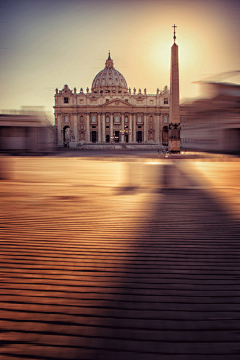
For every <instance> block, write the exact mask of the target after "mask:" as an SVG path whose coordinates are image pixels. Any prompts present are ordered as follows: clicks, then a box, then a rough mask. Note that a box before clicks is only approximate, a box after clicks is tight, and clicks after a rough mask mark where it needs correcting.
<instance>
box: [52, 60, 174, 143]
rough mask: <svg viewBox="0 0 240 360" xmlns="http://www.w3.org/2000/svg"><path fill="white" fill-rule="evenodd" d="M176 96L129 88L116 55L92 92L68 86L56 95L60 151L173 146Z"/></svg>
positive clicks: (167, 92) (98, 78)
mask: <svg viewBox="0 0 240 360" xmlns="http://www.w3.org/2000/svg"><path fill="white" fill-rule="evenodd" d="M169 103H170V91H169V89H168V87H167V86H165V87H164V89H163V90H159V89H157V91H156V93H155V94H147V91H146V89H144V90H143V92H142V91H141V89H139V90H138V91H136V89H135V88H134V89H133V90H131V89H130V88H128V86H127V82H126V80H125V78H124V77H123V75H122V74H121V73H120V72H119V71H117V70H116V69H115V67H114V64H113V60H112V59H111V56H110V53H109V56H108V59H107V60H106V63H105V68H104V69H103V70H102V71H100V72H99V73H98V74H97V75H96V76H95V78H94V80H93V83H92V87H91V91H90V90H89V89H88V88H87V89H86V92H83V89H82V88H81V89H80V92H79V93H77V90H76V88H74V89H73V90H71V89H70V88H69V87H68V85H65V86H64V87H63V89H62V90H60V91H59V90H58V89H56V93H55V106H54V110H55V127H56V137H57V145H58V146H59V147H63V146H66V147H71V148H81V147H98V148H99V147H109V146H112V145H114V146H115V145H116V144H118V145H119V146H122V147H133V148H134V147H139V146H142V147H144V145H147V146H148V145H149V147H154V146H153V145H157V146H161V145H163V146H164V145H167V143H168V127H169Z"/></svg>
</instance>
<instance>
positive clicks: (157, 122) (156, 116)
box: [155, 114, 160, 144]
mask: <svg viewBox="0 0 240 360" xmlns="http://www.w3.org/2000/svg"><path fill="white" fill-rule="evenodd" d="M155 119H156V120H155V142H156V143H157V144H159V122H160V116H159V114H156V115H155Z"/></svg>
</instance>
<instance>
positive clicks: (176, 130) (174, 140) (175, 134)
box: [168, 25, 180, 152]
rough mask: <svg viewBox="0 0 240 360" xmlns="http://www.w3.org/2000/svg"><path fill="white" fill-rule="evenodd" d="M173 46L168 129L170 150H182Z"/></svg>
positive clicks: (176, 73)
mask: <svg viewBox="0 0 240 360" xmlns="http://www.w3.org/2000/svg"><path fill="white" fill-rule="evenodd" d="M173 38H174V44H173V46H172V48H171V75H170V110H169V111H170V114H169V115H170V116H169V118H170V121H169V130H168V151H170V152H180V106H179V73H178V46H177V44H175V39H176V36H175V25H174V37H173Z"/></svg>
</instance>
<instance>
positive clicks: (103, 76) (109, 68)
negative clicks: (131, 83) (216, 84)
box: [92, 53, 127, 90]
mask: <svg viewBox="0 0 240 360" xmlns="http://www.w3.org/2000/svg"><path fill="white" fill-rule="evenodd" d="M109 87H116V88H121V89H126V90H127V82H126V80H125V78H124V76H123V75H122V74H121V73H120V72H119V71H117V70H116V69H115V68H114V65H113V60H112V59H111V56H110V53H109V54H108V59H107V60H106V64H105V68H104V69H103V70H102V71H100V72H99V73H98V74H97V75H96V76H95V78H94V80H93V83H92V90H97V89H103V88H109Z"/></svg>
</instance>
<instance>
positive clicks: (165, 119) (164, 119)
mask: <svg viewBox="0 0 240 360" xmlns="http://www.w3.org/2000/svg"><path fill="white" fill-rule="evenodd" d="M163 122H164V124H167V115H165V116H164V118H163Z"/></svg>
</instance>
